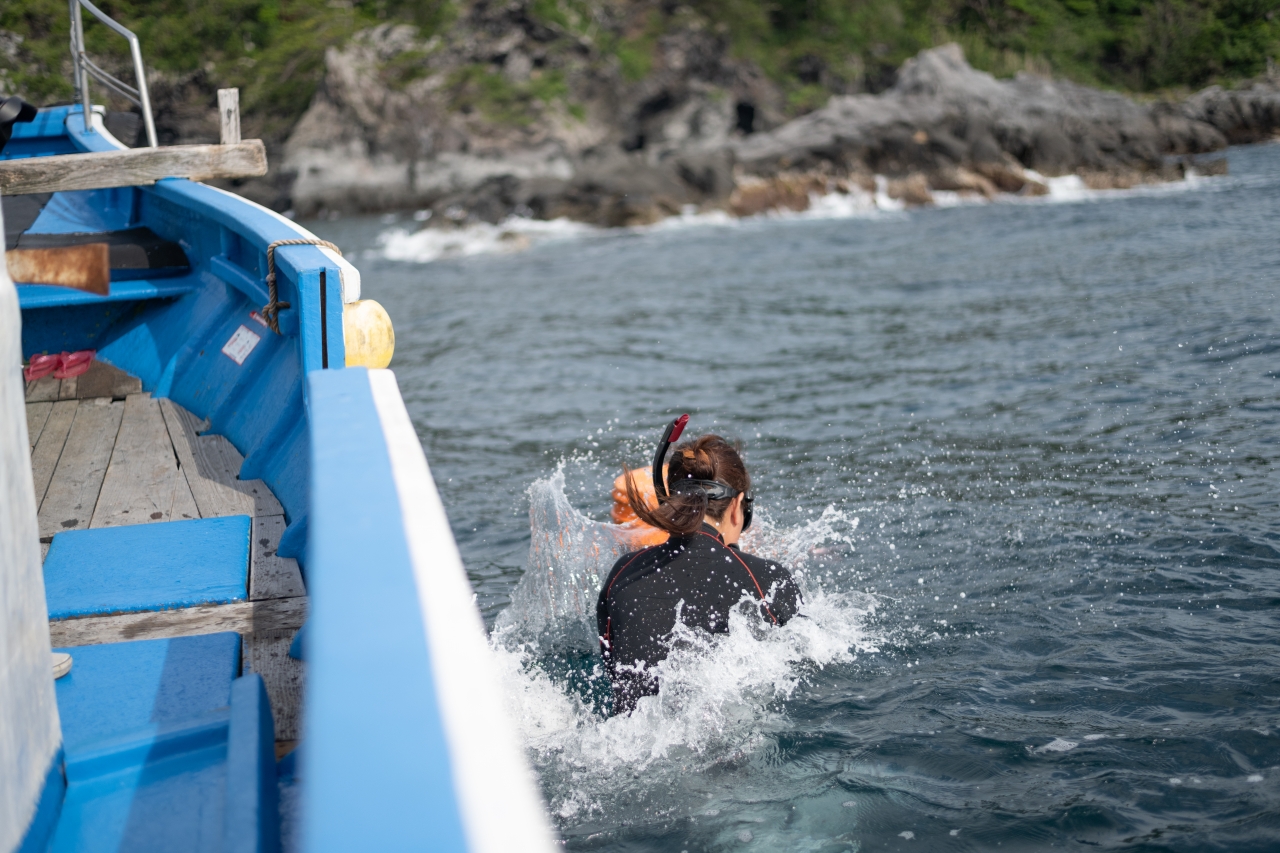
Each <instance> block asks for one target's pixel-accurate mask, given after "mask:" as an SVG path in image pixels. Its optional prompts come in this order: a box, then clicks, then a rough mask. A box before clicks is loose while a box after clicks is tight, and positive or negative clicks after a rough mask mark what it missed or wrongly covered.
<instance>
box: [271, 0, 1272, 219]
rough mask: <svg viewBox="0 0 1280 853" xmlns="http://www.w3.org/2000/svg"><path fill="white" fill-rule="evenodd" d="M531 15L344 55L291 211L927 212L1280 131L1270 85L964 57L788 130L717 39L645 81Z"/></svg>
mask: <svg viewBox="0 0 1280 853" xmlns="http://www.w3.org/2000/svg"><path fill="white" fill-rule="evenodd" d="M522 9H523V7H522V6H520V5H518V4H517V5H512V6H507V7H501V8H498V9H496V10H495V9H490V8H489V7H485V6H477V7H474V8H473V12H472V13H471V17H470V18H468V19H466V20H463V21H460V22H458V23H457V24H455V25H454V26H453V27H451V28H450V29H449V31H448V34H447V37H445V38H442V37H436V38H433V39H430V40H427V41H422V40H420V39H418V37H417V35H416V31H415V30H414V29H413V28H411V27H407V26H403V25H401V26H393V25H386V26H380V27H376V28H373V29H369V30H366V31H363V32H361V33H358V34H357V35H356V36H354V37H353V38H352V39H351V40H350V41H349V42H348V43H347V44H346V46H344V47H343V48H341V49H336V48H334V49H330V50H329V52H328V54H327V56H326V74H325V78H324V83H323V85H322V86H321V87H320V90H319V91H318V93H317V95H316V97H315V99H314V101H313V102H312V104H311V106H310V108H309V109H308V110H307V111H306V113H305V115H304V116H303V118H302V120H301V121H300V122H299V123H298V125H297V126H296V128H295V129H294V130H293V132H292V134H291V135H290V136H289V138H288V141H287V143H286V145H285V147H284V152H283V153H284V156H283V158H282V159H280V158H278V161H279V165H278V166H276V169H277V175H278V177H277V179H276V180H277V184H276V186H277V187H280V188H282V190H283V191H284V192H285V193H286V194H287V200H285V199H282V200H280V201H278V202H277V203H278V204H281V205H283V204H288V205H290V206H292V207H293V209H294V210H295V211H296V212H297V214H298V215H299V216H311V215H315V214H317V213H320V212H323V211H326V210H346V211H353V210H366V211H371V210H385V209H425V210H430V211H431V212H432V216H431V218H432V221H433V222H434V223H447V222H461V221H465V220H482V221H489V222H496V221H499V220H501V219H503V218H504V217H506V216H509V215H512V214H518V215H526V216H534V217H538V218H547V219H550V218H557V217H569V218H572V219H576V220H580V221H585V222H591V223H596V224H600V225H628V224H637V223H644V222H651V221H654V220H656V219H658V218H661V217H663V216H666V215H670V214H673V213H677V212H679V211H681V210H682V209H686V208H687V207H688V206H689V205H694V206H696V207H698V208H700V209H708V208H719V209H727V210H730V211H732V212H734V213H736V214H739V215H748V214H753V213H757V212H759V211H761V210H765V209H769V208H779V207H782V208H791V209H802V208H804V207H805V206H807V205H808V204H809V202H810V199H811V198H812V197H813V196H814V194H821V193H828V192H850V191H853V189H854V187H862V188H864V189H871V188H872V187H873V186H874V185H875V184H874V182H875V176H876V175H881V176H884V178H885V179H886V181H887V183H885V184H884V185H883V188H885V189H887V191H888V192H889V194H890V195H891V196H894V197H897V198H900V199H902V200H904V201H905V202H907V203H910V204H927V203H929V202H930V201H931V194H932V193H933V192H936V191H938V190H949V191H953V192H960V193H973V194H981V195H984V196H988V197H990V196H993V195H995V194H997V193H1000V192H1014V193H1039V192H1043V191H1044V187H1043V185H1042V184H1041V183H1040V180H1041V178H1042V177H1043V176H1056V175H1064V174H1078V175H1080V176H1081V177H1082V178H1083V180H1084V181H1085V182H1086V183H1087V184H1088V185H1089V186H1091V187H1097V188H1101V187H1128V186H1133V185H1135V184H1137V183H1142V182H1149V181H1159V180H1169V179H1174V178H1178V177H1181V175H1182V174H1183V173H1184V171H1185V169H1186V168H1187V166H1188V164H1190V163H1191V162H1192V158H1195V157H1197V156H1198V155H1203V154H1206V153H1209V152H1213V151H1217V150H1219V149H1221V148H1223V147H1225V146H1226V145H1227V144H1229V143H1237V142H1246V141H1258V140H1261V139H1266V138H1270V137H1271V136H1272V135H1273V134H1274V133H1275V132H1276V130H1277V129H1278V128H1280V86H1278V85H1277V80H1276V78H1275V77H1274V76H1271V77H1265V78H1263V79H1261V80H1259V81H1257V82H1256V83H1254V84H1253V86H1252V87H1250V88H1247V89H1240V90H1233V91H1226V90H1222V89H1219V88H1217V87H1214V88H1211V89H1206V90H1204V91H1202V92H1200V93H1198V94H1197V95H1195V96H1193V97H1192V98H1190V99H1189V100H1187V101H1186V102H1184V103H1181V104H1174V103H1169V102H1158V103H1151V104H1142V103H1137V102H1135V101H1133V100H1131V99H1129V98H1126V97H1124V96H1122V95H1119V94H1115V93H1110V92H1103V91H1099V90H1095V89H1090V88H1087V87H1083V86H1079V85H1076V84H1073V83H1070V82H1066V81H1062V80H1052V79H1047V78H1044V77H1038V76H1034V75H1030V74H1026V73H1023V74H1020V75H1018V76H1017V77H1015V78H1014V79H1011V80H997V79H995V78H994V77H992V76H991V75H989V74H986V73H984V72H980V71H976V70H975V69H973V68H971V67H970V66H969V65H968V64H967V63H966V62H965V59H964V56H963V54H962V52H961V50H960V49H959V47H957V46H956V45H945V46H942V47H938V48H934V49H932V50H927V51H924V52H923V53H921V54H920V55H919V56H917V57H916V58H914V59H911V60H908V61H907V62H906V63H905V64H904V65H903V66H902V68H901V69H900V71H899V73H898V75H897V79H896V82H894V83H893V85H892V86H890V87H889V88H888V89H886V90H885V91H882V92H880V93H879V94H858V95H837V96H833V97H831V99H830V101H829V102H828V103H827V105H826V106H825V107H823V108H821V109H819V110H816V111H814V112H811V113H809V114H807V115H803V116H800V117H799V118H796V119H794V120H791V121H786V120H785V112H784V107H785V104H784V103H783V101H782V96H781V94H780V92H779V91H778V90H777V89H776V88H775V87H774V86H773V85H772V84H771V83H770V82H769V80H768V79H767V78H766V77H765V75H763V74H762V73H761V72H760V71H759V69H757V68H755V67H754V66H753V65H752V64H751V63H750V62H748V61H745V60H742V59H739V58H736V57H735V56H733V55H732V54H731V51H730V49H729V44H728V42H727V40H726V39H725V38H724V37H723V36H722V35H720V34H718V33H717V32H715V31H714V30H711V29H708V28H705V27H690V28H688V29H684V30H676V31H675V32H671V33H668V34H666V35H663V36H661V37H660V38H658V39H656V40H655V41H654V42H653V43H652V44H649V45H648V46H647V51H648V53H647V55H646V56H645V57H644V59H645V62H646V63H647V67H645V68H644V69H643V70H644V73H643V74H628V69H627V67H626V66H625V64H624V63H622V62H619V61H618V59H617V54H616V52H615V54H612V55H610V56H608V57H606V56H604V55H602V54H599V53H597V51H596V48H595V47H594V46H593V44H592V43H591V42H590V41H588V40H586V39H583V38H581V37H576V36H572V35H570V34H569V33H567V32H566V31H558V30H555V29H553V28H549V27H547V26H546V25H545V24H542V23H538V22H537V21H535V20H534V19H532V18H530V17H528V16H527V15H525V14H523V12H522V11H521V10H522ZM1224 165H1225V164H1224V162H1223V161H1220V160H1218V161H1213V160H1210V161H1209V162H1207V163H1204V162H1202V163H1201V164H1200V166H1199V168H1200V169H1201V170H1202V171H1203V170H1210V171H1212V170H1214V169H1215V168H1221V167H1223V166H1224Z"/></svg>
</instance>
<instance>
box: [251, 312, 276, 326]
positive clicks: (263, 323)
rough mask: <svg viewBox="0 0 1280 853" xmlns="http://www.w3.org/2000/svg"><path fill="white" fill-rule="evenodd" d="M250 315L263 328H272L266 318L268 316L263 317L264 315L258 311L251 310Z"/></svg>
mask: <svg viewBox="0 0 1280 853" xmlns="http://www.w3.org/2000/svg"><path fill="white" fill-rule="evenodd" d="M249 316H250V317H251V318H252V319H253V320H254V322H256V323H257V324H258V325H259V326H261V327H262V328H264V329H270V328H271V327H270V326H269V325H267V318H266V317H263V316H262V315H261V314H259V313H258V312H257V311H250V312H249Z"/></svg>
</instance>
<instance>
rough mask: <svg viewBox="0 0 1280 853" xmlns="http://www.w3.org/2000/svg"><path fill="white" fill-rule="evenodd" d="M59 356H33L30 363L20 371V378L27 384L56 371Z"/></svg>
mask: <svg viewBox="0 0 1280 853" xmlns="http://www.w3.org/2000/svg"><path fill="white" fill-rule="evenodd" d="M61 358H62V356H60V355H33V356H31V361H30V362H29V363H28V364H27V366H26V367H24V368H23V369H22V376H23V378H24V379H26V380H27V381H28V382H33V381H35V380H36V379H41V378H43V377H45V376H48V375H49V374H50V373H53V371H55V370H57V368H58V362H59V361H60V360H61Z"/></svg>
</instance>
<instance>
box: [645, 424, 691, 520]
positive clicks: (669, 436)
mask: <svg viewBox="0 0 1280 853" xmlns="http://www.w3.org/2000/svg"><path fill="white" fill-rule="evenodd" d="M687 423H689V416H688V415H681V416H680V417H678V418H676V419H675V420H674V421H672V422H671V423H669V424H667V430H666V432H664V433H663V434H662V441H659V442H658V452H657V453H655V454H653V491H654V494H656V495H657V496H658V500H659V501H661V500H662V499H663V498H665V497H667V494H668V493H667V478H666V477H664V476H662V466H663V465H664V464H665V463H666V461H667V451H668V450H670V449H671V445H673V444H675V443H676V442H677V441H679V440H680V435H681V433H683V432H684V427H685V424H687Z"/></svg>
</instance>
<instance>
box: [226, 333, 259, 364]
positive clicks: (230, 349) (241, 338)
mask: <svg viewBox="0 0 1280 853" xmlns="http://www.w3.org/2000/svg"><path fill="white" fill-rule="evenodd" d="M260 340H262V338H260V337H258V336H257V335H255V334H254V333H253V332H251V331H249V330H248V329H246V328H245V327H244V326H241V327H240V328H238V329H236V333H235V334H234V335H232V336H231V340H229V341H227V344H226V346H224V347H223V348H222V352H223V354H224V355H226V356H227V357H228V358H230V359H231V360H232V361H234V362H235V363H236V364H244V360H245V359H246V358H248V357H249V353H251V352H253V348H254V347H256V346H257V345H258V341H260Z"/></svg>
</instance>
